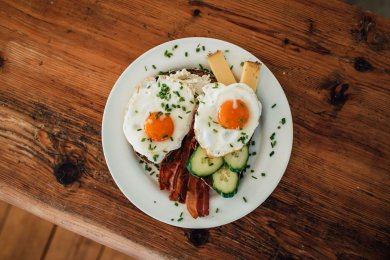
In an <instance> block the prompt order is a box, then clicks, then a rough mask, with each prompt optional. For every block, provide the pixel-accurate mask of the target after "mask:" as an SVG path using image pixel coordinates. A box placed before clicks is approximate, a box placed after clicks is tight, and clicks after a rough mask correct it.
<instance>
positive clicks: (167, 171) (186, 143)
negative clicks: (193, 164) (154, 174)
mask: <svg viewBox="0 0 390 260" xmlns="http://www.w3.org/2000/svg"><path fill="white" fill-rule="evenodd" d="M195 145H196V140H195V135H194V131H193V129H191V130H190V132H189V133H188V134H187V135H186V137H185V138H184V140H183V142H182V145H181V147H180V148H179V149H177V150H175V151H173V152H171V153H170V154H168V155H167V156H166V157H165V158H164V160H163V161H162V162H161V167H160V175H159V183H160V189H162V190H163V189H167V190H170V191H171V193H170V195H169V199H170V200H173V201H179V202H181V203H184V202H185V200H186V194H187V182H188V175H189V173H188V171H187V168H186V163H187V161H188V158H189V157H190V155H191V153H192V152H193V150H194V148H195Z"/></svg>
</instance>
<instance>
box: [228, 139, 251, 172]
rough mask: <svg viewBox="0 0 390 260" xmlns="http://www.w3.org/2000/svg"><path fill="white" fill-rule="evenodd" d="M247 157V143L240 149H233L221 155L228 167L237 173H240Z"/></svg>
mask: <svg viewBox="0 0 390 260" xmlns="http://www.w3.org/2000/svg"><path fill="white" fill-rule="evenodd" d="M248 158H249V148H248V146H247V145H244V146H243V147H242V148H241V150H238V151H234V152H232V153H229V154H227V155H225V156H224V157H223V159H224V160H225V162H226V164H227V165H228V167H229V169H230V170H232V171H234V172H237V173H240V172H242V171H243V170H244V169H245V167H246V163H247V162H248Z"/></svg>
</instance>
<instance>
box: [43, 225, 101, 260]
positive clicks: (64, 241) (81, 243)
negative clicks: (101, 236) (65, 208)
mask: <svg viewBox="0 0 390 260" xmlns="http://www.w3.org/2000/svg"><path fill="white" fill-rule="evenodd" d="M102 250H103V246H102V245H99V244H98V243H96V242H94V241H92V240H90V239H88V238H85V237H82V236H79V235H77V234H75V233H73V232H70V231H68V230H66V229H63V228H61V227H58V228H56V231H55V234H54V236H53V239H52V240H51V243H50V248H49V250H48V251H47V254H46V257H45V259H47V260H51V259H53V260H67V259H85V260H90V259H91V260H92V259H93V260H95V259H98V256H99V254H100V253H101V251H102Z"/></svg>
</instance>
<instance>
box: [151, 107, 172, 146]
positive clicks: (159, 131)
mask: <svg viewBox="0 0 390 260" xmlns="http://www.w3.org/2000/svg"><path fill="white" fill-rule="evenodd" d="M144 129H145V133H146V135H147V136H148V137H149V138H151V139H152V140H153V141H158V142H161V141H165V140H167V139H169V138H170V137H171V136H172V134H173V130H174V125H173V121H172V118H171V117H170V116H168V115H164V114H163V113H162V112H153V113H150V115H149V116H148V118H146V120H145V123H144Z"/></svg>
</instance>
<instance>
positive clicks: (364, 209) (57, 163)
mask: <svg viewBox="0 0 390 260" xmlns="http://www.w3.org/2000/svg"><path fill="white" fill-rule="evenodd" d="M188 36H208V37H214V38H219V39H223V40H227V41H229V42H232V43H235V44H238V45H240V46H242V47H244V48H245V49H247V50H249V51H250V52H252V53H253V54H254V55H256V56H257V57H259V58H260V59H261V60H262V61H263V62H265V63H266V64H267V66H268V67H269V68H270V69H271V71H273V73H274V74H275V76H276V77H277V78H278V79H279V81H280V83H281V85H282V86H283V88H284V91H285V92H286V95H287V98H288V100H289V103H290V106H291V109H292V114H293V119H294V146H293V152H292V157H291V160H290V164H289V166H288V168H287V171H286V173H285V175H284V177H283V179H282V180H281V182H280V184H279V186H278V187H277V189H276V190H275V191H274V193H273V194H272V196H271V197H270V198H268V199H267V201H266V202H265V203H264V204H263V205H262V206H261V207H259V208H258V209H256V210H255V211H254V212H252V213H251V214H249V215H248V216H246V217H245V218H243V219H241V220H239V221H236V222H234V223H232V224H229V225H225V226H222V227H218V228H213V229H209V230H202V231H193V230H184V229H180V228H175V227H171V226H168V225H165V224H162V223H160V222H158V221H156V220H154V219H152V218H151V217H149V216H147V215H145V214H143V213H142V212H140V211H139V210H138V209H137V208H136V207H135V206H133V205H132V204H131V203H130V202H129V201H128V200H127V199H126V198H125V197H124V196H123V195H122V194H121V192H120V191H119V189H118V188H117V186H116V185H115V184H114V182H113V180H112V178H111V176H110V174H109V172H108V169H107V167H106V164H105V161H104V158H103V154H102V147H101V136H100V134H101V133H100V128H101V119H102V113H103V110H104V105H105V102H106V99H107V96H108V94H109V92H110V90H111V88H112V86H113V84H114V82H115V81H116V79H117V77H118V76H119V75H120V74H121V72H122V71H123V70H124V69H125V68H126V66H128V64H129V63H131V62H132V61H133V60H134V59H136V58H137V57H138V56H139V55H141V54H142V53H143V52H145V51H147V50H148V49H150V48H152V47H153V46H155V45H158V44H160V43H163V42H165V41H168V40H171V39H176V38H181V37H188ZM389 41H390V21H389V20H386V19H385V18H383V17H379V16H376V15H374V14H372V13H368V12H365V11H362V10H359V9H357V8H355V7H352V6H350V5H348V4H346V3H343V2H340V1H335V0H321V1H319V0H318V1H317V0H312V1H309V0H295V1H284V0H275V1H245V3H243V2H242V3H240V2H239V1H180V2H173V1H163V2H152V1H138V0H134V1H125V0H123V1H98V0H97V1H86V0H84V1H65V0H64V1H56V0H53V1H50V0H47V1H38V0H37V1H14V0H2V1H0V66H1V67H0V86H1V88H0V158H1V164H0V198H1V199H2V200H5V201H7V202H9V203H11V204H14V205H17V206H19V207H21V208H24V209H27V210H28V211H30V212H32V213H34V214H36V215H39V216H41V217H43V218H46V219H48V220H50V221H52V222H54V223H56V224H58V225H60V226H63V227H65V228H67V229H70V230H72V231H75V232H78V233H80V234H82V235H85V236H87V237H89V238H92V239H94V240H96V241H99V242H101V243H104V244H106V245H110V246H111V247H114V248H115V249H119V250H121V251H122V252H125V253H127V254H129V255H132V256H136V257H144V258H152V257H156V258H157V257H174V258H175V257H183V256H186V257H187V258H199V257H204V258H215V257H218V258H233V257H234V258H242V259H247V258H258V257H274V258H281V257H288V256H295V257H313V258H337V257H339V258H350V257H357V256H361V257H366V258H373V259H389V258H390V250H389V248H390V223H389V222H390V206H389V205H390V189H389V187H390V178H389V172H390V160H389V156H390V153H389V152H390V131H389V130H390V102H389V101H390V91H389V90H390V43H389ZM61 167H68V169H73V170H75V171H76V172H77V171H80V173H81V178H80V179H79V180H78V181H76V182H74V183H73V184H71V185H67V186H65V187H64V186H63V185H61V184H60V183H58V182H57V180H56V178H55V176H54V172H55V170H58V169H61ZM5 210H6V209H5ZM21 217H22V216H19V218H21ZM41 235H42V236H47V235H48V234H41ZM196 238H198V239H196ZM0 251H1V250H0Z"/></svg>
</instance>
